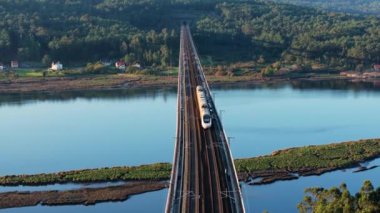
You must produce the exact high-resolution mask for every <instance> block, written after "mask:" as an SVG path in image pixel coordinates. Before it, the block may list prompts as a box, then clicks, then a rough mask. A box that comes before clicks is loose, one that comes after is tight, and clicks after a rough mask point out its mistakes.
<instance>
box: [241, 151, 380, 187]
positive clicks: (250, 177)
mask: <svg viewBox="0 0 380 213" xmlns="http://www.w3.org/2000/svg"><path fill="white" fill-rule="evenodd" d="M379 157H380V155H378V156H374V157H373V158H371V159H368V160H366V161H362V162H355V163H353V164H352V165H347V166H339V167H326V168H302V169H299V170H284V169H278V170H263V171H255V172H251V173H247V172H246V173H242V172H241V173H238V177H239V181H243V182H245V183H247V184H249V185H264V184H271V183H274V182H276V181H286V180H296V179H298V178H300V177H306V176H320V175H323V174H325V173H328V172H334V171H339V170H345V169H355V168H356V170H354V171H353V172H352V173H358V172H364V171H367V170H372V169H376V168H378V167H379V166H377V165H375V166H370V167H365V166H362V165H361V163H366V162H368V161H371V160H374V159H377V158H379Z"/></svg>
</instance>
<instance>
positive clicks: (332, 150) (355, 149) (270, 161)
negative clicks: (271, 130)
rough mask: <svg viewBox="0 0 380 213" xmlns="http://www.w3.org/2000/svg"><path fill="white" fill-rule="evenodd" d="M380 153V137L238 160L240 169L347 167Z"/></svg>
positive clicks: (237, 166)
mask: <svg viewBox="0 0 380 213" xmlns="http://www.w3.org/2000/svg"><path fill="white" fill-rule="evenodd" d="M378 156H380V139H372V140H361V141H356V142H346V143H337V144H329V145H320V146H307V147H300V148H292V149H287V150H282V151H277V152H274V153H273V154H272V155H266V156H261V157H255V158H247V159H238V160H235V166H236V169H237V170H238V171H240V172H255V171H263V170H277V169H287V170H289V171H295V172H296V171H299V170H300V169H304V168H313V169H321V168H345V167H350V166H352V165H354V164H355V163H358V162H361V161H366V160H369V159H371V158H374V157H378Z"/></svg>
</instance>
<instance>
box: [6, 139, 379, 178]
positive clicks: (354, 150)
mask: <svg viewBox="0 0 380 213" xmlns="http://www.w3.org/2000/svg"><path fill="white" fill-rule="evenodd" d="M379 156H380V139H371V140H360V141H356V142H345V143H336V144H329V145H319V146H306V147H299V148H291V149H286V150H280V151H276V152H274V153H272V154H271V155H266V156H260V157H254V158H246V159H237V160H235V166H236V169H237V171H238V172H239V173H241V172H255V171H256V172H257V171H266V170H283V169H287V170H288V171H290V172H292V171H294V172H297V171H299V170H300V169H303V168H313V169H323V168H347V167H351V166H352V165H355V164H357V163H359V162H363V161H367V160H369V159H373V158H376V157H379ZM170 172H171V164H169V163H156V164H150V165H142V166H134V167H113V168H100V169H87V170H78V171H68V172H60V173H51V174H37V175H17V176H3V177H0V185H44V184H51V183H68V182H74V183H83V182H105V181H132V180H167V179H169V178H170Z"/></svg>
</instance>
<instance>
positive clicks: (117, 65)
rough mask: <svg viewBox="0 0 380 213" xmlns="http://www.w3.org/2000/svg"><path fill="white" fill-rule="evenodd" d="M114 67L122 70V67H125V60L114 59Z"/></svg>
mask: <svg viewBox="0 0 380 213" xmlns="http://www.w3.org/2000/svg"><path fill="white" fill-rule="evenodd" d="M115 67H116V68H117V69H121V70H124V69H125V68H126V67H127V63H125V61H123V60H120V61H116V63H115Z"/></svg>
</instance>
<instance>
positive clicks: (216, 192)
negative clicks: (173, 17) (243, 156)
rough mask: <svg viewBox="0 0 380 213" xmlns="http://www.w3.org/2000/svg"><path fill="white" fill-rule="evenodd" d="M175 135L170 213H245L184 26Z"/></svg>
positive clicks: (226, 146)
mask: <svg viewBox="0 0 380 213" xmlns="http://www.w3.org/2000/svg"><path fill="white" fill-rule="evenodd" d="M197 86H202V87H203V90H204V93H205V96H206V100H207V103H208V106H207V107H208V108H209V111H210V115H211V117H212V126H211V127H210V128H207V129H204V128H203V127H202V124H201V118H202V117H201V115H200V108H199V106H198V101H197V91H196V88H197ZM176 131H177V132H176V133H177V135H176V144H175V148H174V159H173V170H172V174H171V181H170V188H169V193H168V198H167V203H166V212H167V213H169V212H174V213H176V212H245V210H244V205H243V199H242V196H241V191H240V186H239V182H238V178H237V175H236V170H235V166H234V164H233V159H232V155H231V152H230V147H229V144H228V141H227V136H226V134H225V132H224V129H223V126H222V123H221V121H220V118H219V115H218V114H217V110H216V108H215V105H214V101H213V99H212V96H211V92H210V88H209V86H208V83H207V81H206V78H205V75H204V73H203V69H202V66H201V63H200V60H199V57H198V54H197V51H196V48H195V45H194V42H193V39H192V37H191V33H190V29H189V27H188V26H187V25H186V24H184V25H182V26H181V40H180V54H179V73H178V101H177V130H176Z"/></svg>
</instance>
